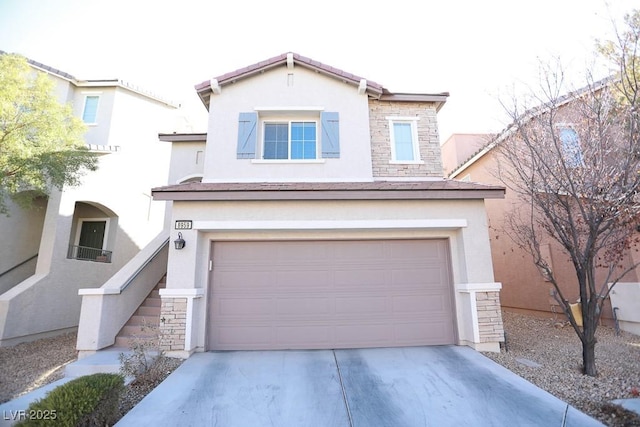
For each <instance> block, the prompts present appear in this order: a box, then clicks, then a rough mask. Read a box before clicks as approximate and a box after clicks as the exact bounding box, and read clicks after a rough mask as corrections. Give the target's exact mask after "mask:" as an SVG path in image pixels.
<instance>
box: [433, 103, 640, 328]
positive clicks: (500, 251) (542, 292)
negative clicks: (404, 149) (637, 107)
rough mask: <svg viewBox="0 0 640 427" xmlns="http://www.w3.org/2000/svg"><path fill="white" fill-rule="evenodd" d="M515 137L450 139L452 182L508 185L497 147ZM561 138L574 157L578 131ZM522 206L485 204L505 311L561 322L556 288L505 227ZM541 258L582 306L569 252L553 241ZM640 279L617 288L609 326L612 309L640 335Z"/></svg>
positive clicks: (630, 278)
mask: <svg viewBox="0 0 640 427" xmlns="http://www.w3.org/2000/svg"><path fill="white" fill-rule="evenodd" d="M571 99H572V97H571V96H566V97H564V98H563V100H562V107H563V108H569V107H570V104H569V103H570V102H571ZM541 111H544V110H541ZM510 135H511V131H510V128H507V129H506V130H505V131H504V132H502V133H501V134H499V135H497V136H496V135H490V134H472V135H468V134H453V135H451V136H450V137H449V138H448V139H447V140H446V141H445V142H444V144H443V145H442V156H443V161H444V170H445V173H446V174H447V176H448V177H449V178H451V179H456V180H460V181H465V182H478V183H483V184H490V185H504V183H503V182H502V181H501V180H500V179H499V178H498V176H499V175H498V164H499V153H498V149H497V148H496V147H497V146H499V145H500V143H501V142H502V141H504V140H505V139H506V138H509V137H510ZM561 137H562V138H563V141H566V143H567V144H571V151H572V152H573V150H574V149H575V145H576V144H577V139H576V138H577V136H576V133H575V131H573V130H572V129H570V128H569V127H568V128H567V129H566V130H565V131H564V132H563V134H562V135H561ZM578 149H579V148H578ZM520 203H522V201H521V200H520V199H519V198H518V196H517V195H516V194H514V193H513V192H511V191H509V190H508V189H507V191H506V195H505V198H504V199H499V200H497V199H492V200H487V201H486V209H487V216H488V219H489V235H490V239H491V255H492V259H493V271H494V274H495V277H496V280H497V281H499V282H500V283H502V286H503V287H502V292H501V294H500V298H501V303H502V307H503V308H504V309H508V310H512V311H523V312H528V313H531V314H539V315H543V316H555V317H559V318H562V317H563V316H564V314H563V313H562V310H561V309H560V307H559V305H558V303H557V302H556V300H555V298H554V296H553V295H554V289H553V285H552V284H551V283H550V282H549V281H547V280H546V279H545V277H544V276H543V274H542V273H541V272H540V271H539V270H538V268H537V267H536V266H535V264H534V262H533V259H532V257H531V255H530V254H529V253H528V252H526V251H525V250H524V249H521V248H519V247H518V246H517V245H516V244H515V243H514V242H513V241H512V240H511V238H510V237H509V235H508V230H507V229H506V226H505V224H504V222H505V216H506V215H509V212H511V211H512V210H513V208H514V207H517V206H518V205H519V204H520ZM542 255H543V256H544V258H545V259H546V261H547V262H549V263H550V265H551V267H552V270H553V272H554V276H555V277H556V280H557V282H558V283H559V284H560V285H561V289H562V292H563V294H564V296H565V297H566V298H567V300H568V301H569V302H571V303H575V302H577V301H578V298H579V289H578V285H577V279H576V273H575V269H574V268H573V265H572V264H571V262H570V260H569V257H568V256H567V255H566V253H565V252H564V249H563V248H562V247H561V246H560V244H559V243H558V242H556V241H553V240H549V241H548V243H547V244H546V245H544V246H543V254H542ZM629 256H630V257H631V259H632V260H633V259H636V258H637V257H638V255H637V254H636V252H635V251H630V254H629ZM635 262H637V260H636V261H635ZM597 273H598V274H599V277H602V278H604V277H606V276H605V274H606V271H605V270H604V269H600V270H599V271H598V272H597ZM639 279H640V269H638V268H636V269H635V270H634V271H631V272H630V273H628V274H627V275H626V276H625V277H624V281H622V282H619V283H618V284H617V285H616V287H615V288H614V290H613V291H612V293H611V299H610V301H609V302H610V303H606V304H605V306H604V310H603V313H602V319H603V321H604V322H606V323H609V324H612V323H613V319H614V316H613V312H612V305H613V307H615V308H616V314H617V317H618V320H619V321H620V326H621V328H622V329H625V330H628V331H630V332H634V333H636V334H639V333H640V284H639V283H638V282H639V281H640V280H639Z"/></svg>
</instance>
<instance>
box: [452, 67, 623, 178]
mask: <svg viewBox="0 0 640 427" xmlns="http://www.w3.org/2000/svg"><path fill="white" fill-rule="evenodd" d="M613 81H614V79H613V78H612V77H607V78H604V79H602V80H599V81H597V82H595V83H592V84H590V85H587V86H584V87H582V88H580V89H577V90H575V91H573V92H569V93H567V94H565V95H563V96H561V97H559V98H558V99H556V100H555V101H554V102H553V105H551V104H550V103H545V104H542V105H539V106H537V107H534V108H532V109H530V110H528V111H526V112H525V113H524V114H523V115H522V121H523V122H527V121H529V120H531V119H533V118H534V117H537V116H539V115H541V114H544V113H545V112H547V111H549V110H550V109H551V108H557V107H561V106H563V105H566V104H568V103H569V102H570V101H572V100H574V99H577V98H579V97H580V96H582V95H585V94H587V93H589V92H595V91H599V90H600V89H602V88H604V87H606V86H608V85H610V84H611V83H612V82H613ZM516 130H517V127H516V123H511V124H510V125H509V126H507V127H506V128H505V129H504V130H503V131H502V132H500V133H499V134H498V135H496V136H495V137H494V138H491V140H489V141H488V142H487V143H486V144H485V145H483V146H482V147H480V148H479V149H478V150H476V152H475V153H473V154H472V155H471V156H469V158H467V159H465V160H464V161H462V162H461V163H460V164H459V165H457V166H456V167H455V168H454V169H453V170H452V171H451V172H450V173H449V175H448V177H449V178H455V177H456V176H458V175H460V174H461V173H462V172H464V171H465V170H466V169H467V168H469V167H470V166H471V165H473V164H474V163H475V162H477V161H478V160H480V159H481V158H482V157H484V156H485V155H486V154H487V153H489V152H490V151H492V150H493V149H494V148H495V147H496V146H497V145H499V144H500V143H501V142H502V141H504V140H506V139H507V138H508V137H510V136H511V135H513V133H514V132H515V131H516Z"/></svg>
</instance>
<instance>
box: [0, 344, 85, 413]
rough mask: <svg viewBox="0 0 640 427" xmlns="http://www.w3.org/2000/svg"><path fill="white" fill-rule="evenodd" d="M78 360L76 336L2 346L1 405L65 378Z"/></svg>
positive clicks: (0, 363) (0, 356)
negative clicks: (67, 368)
mask: <svg viewBox="0 0 640 427" xmlns="http://www.w3.org/2000/svg"><path fill="white" fill-rule="evenodd" d="M76 359H77V356H76V334H75V333H69V334H65V335H59V336H57V337H53V338H43V339H40V340H37V341H33V342H28V343H22V344H17V345H15V346H11V347H0V403H4V402H6V401H8V400H12V399H15V398H16V397H18V396H21V395H23V394H25V393H28V392H30V391H32V390H35V389H36V388H38V387H42V386H43V385H46V384H49V383H51V382H54V381H56V380H59V379H61V378H62V377H64V367H65V365H67V364H68V363H71V362H73V361H75V360H76Z"/></svg>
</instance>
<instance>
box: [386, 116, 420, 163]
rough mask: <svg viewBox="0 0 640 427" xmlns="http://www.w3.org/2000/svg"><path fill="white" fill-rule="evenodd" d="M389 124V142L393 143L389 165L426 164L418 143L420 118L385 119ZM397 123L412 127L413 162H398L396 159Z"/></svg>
mask: <svg viewBox="0 0 640 427" xmlns="http://www.w3.org/2000/svg"><path fill="white" fill-rule="evenodd" d="M385 118H386V119H387V121H388V122H389V140H390V143H391V161H390V162H389V163H396V164H424V162H423V161H422V160H421V159H420V141H418V120H420V118H419V117H415V116H410V117H402V116H390V117H385ZM395 123H409V124H410V125H411V143H412V149H413V160H398V159H397V158H396V140H395V135H394V131H393V129H394V127H393V125H394V124H395Z"/></svg>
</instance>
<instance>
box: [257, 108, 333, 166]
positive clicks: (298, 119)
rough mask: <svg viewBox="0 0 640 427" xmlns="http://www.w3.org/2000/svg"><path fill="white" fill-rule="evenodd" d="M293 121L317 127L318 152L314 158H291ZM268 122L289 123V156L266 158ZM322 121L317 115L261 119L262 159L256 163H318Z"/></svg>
mask: <svg viewBox="0 0 640 427" xmlns="http://www.w3.org/2000/svg"><path fill="white" fill-rule="evenodd" d="M293 122H297V123H298V122H299V123H313V124H314V125H315V128H316V132H315V133H316V152H315V157H314V158H313V159H292V158H291V124H292V123H293ZM268 124H287V126H288V135H287V136H288V141H287V158H286V159H265V158H264V153H265V141H264V136H265V128H266V126H267V125H268ZM319 131H320V121H319V120H318V119H316V118H315V117H283V118H282V119H280V118H277V117H269V118H265V119H261V120H260V136H259V138H260V150H261V152H260V159H259V161H257V162H254V163H279V162H283V163H318V162H319V160H322V159H320V154H319V153H320V151H319V150H320V141H319V136H320V135H319Z"/></svg>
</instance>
